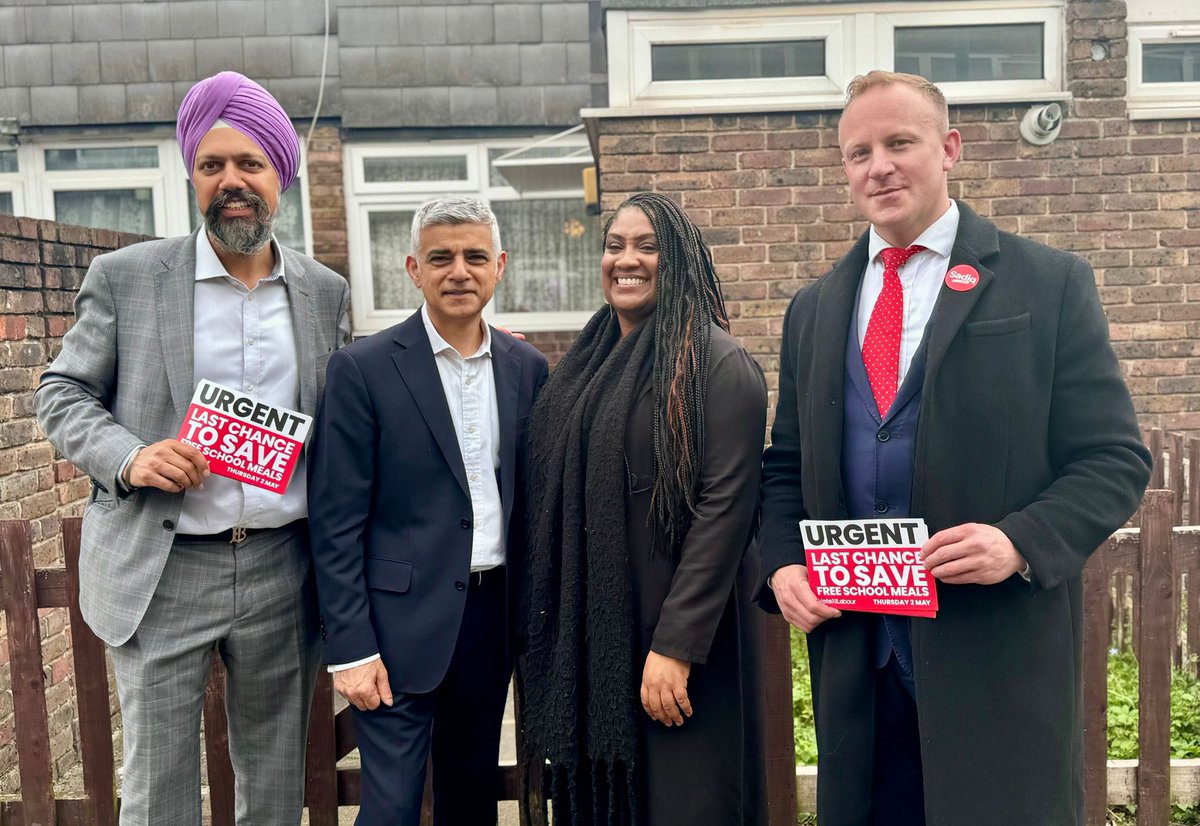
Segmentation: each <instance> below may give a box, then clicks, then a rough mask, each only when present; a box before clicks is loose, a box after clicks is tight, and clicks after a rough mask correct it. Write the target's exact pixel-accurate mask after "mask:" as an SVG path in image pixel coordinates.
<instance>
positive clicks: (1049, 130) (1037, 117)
mask: <svg viewBox="0 0 1200 826" xmlns="http://www.w3.org/2000/svg"><path fill="white" fill-rule="evenodd" d="M1062 121H1063V110H1062V107H1061V106H1059V105H1058V104H1057V103H1047V104H1045V105H1044V106H1034V107H1033V108H1032V109H1030V110H1029V111H1028V112H1026V113H1025V117H1023V118H1022V119H1021V128H1020V132H1021V137H1022V138H1024V139H1025V140H1026V141H1027V142H1028V143H1032V144H1033V145H1034V146H1045V145H1046V144H1048V143H1050V142H1051V141H1052V140H1054V139H1055V138H1057V137H1058V132H1059V130H1060V129H1062Z"/></svg>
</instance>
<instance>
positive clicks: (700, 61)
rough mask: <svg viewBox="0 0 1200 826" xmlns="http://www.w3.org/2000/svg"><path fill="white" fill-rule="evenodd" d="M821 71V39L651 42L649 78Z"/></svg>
mask: <svg viewBox="0 0 1200 826" xmlns="http://www.w3.org/2000/svg"><path fill="white" fill-rule="evenodd" d="M824 75H825V41H824V40H783V41H775V42H767V43H679V44H654V45H652V46H651V47H650V77H651V79H652V80H729V79H735V78H755V77H823V76H824Z"/></svg>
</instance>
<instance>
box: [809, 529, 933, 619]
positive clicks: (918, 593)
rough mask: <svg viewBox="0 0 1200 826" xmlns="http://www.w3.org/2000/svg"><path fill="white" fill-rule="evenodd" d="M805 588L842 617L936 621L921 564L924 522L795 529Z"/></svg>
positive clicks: (930, 590) (930, 588)
mask: <svg viewBox="0 0 1200 826" xmlns="http://www.w3.org/2000/svg"><path fill="white" fill-rule="evenodd" d="M800 534H801V536H802V537H803V539H804V550H805V556H806V557H807V560H808V563H807V564H808V583H809V585H810V586H812V589H813V591H814V592H815V593H816V595H817V598H818V599H819V600H821V602H823V603H825V604H826V605H828V606H830V607H832V608H837V609H839V610H842V611H871V612H875V613H879V614H902V615H904V616H910V617H935V616H937V607H938V603H937V588H936V586H935V584H934V578H933V577H932V576H931V575H930V574H929V572H928V571H926V570H925V566H924V565H922V564H921V546H922V545H924V544H925V541H926V540H927V539H929V529H928V528H927V527H926V526H925V520H924V519H850V520H830V521H819V520H813V519H806V520H805V521H803V522H801V523H800Z"/></svg>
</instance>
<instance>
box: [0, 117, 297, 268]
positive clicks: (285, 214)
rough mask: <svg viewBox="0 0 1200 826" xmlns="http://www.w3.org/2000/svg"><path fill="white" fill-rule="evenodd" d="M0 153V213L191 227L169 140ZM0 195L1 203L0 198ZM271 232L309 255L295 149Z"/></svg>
mask: <svg viewBox="0 0 1200 826" xmlns="http://www.w3.org/2000/svg"><path fill="white" fill-rule="evenodd" d="M6 155H8V153H0V212H3V211H4V209H5V207H6V206H8V205H9V199H11V207H12V211H13V213H14V214H16V215H24V216H27V217H30V218H41V219H47V220H51V221H58V222H60V223H66V224H78V225H80V226H86V227H95V228H99V229H113V230H118V231H121V232H131V233H135V234H139V235H152V236H159V237H170V236H178V235H186V234H188V233H190V232H191V231H192V230H193V229H194V228H195V227H197V226H199V223H200V220H201V219H200V215H199V212H198V211H197V208H196V198H195V193H194V191H193V190H192V188H191V183H190V182H189V181H188V177H187V171H186V170H185V169H184V165H183V160H182V157H181V156H180V153H179V145H178V143H177V142H176V141H175V139H174V138H133V137H131V138H127V139H123V140H122V139H108V140H102V141H101V140H87V141H71V140H62V139H52V140H47V141H45V142H34V141H32V140H27V141H26V142H25V143H24V144H22V145H21V146H20V147H19V148H18V149H17V150H16V152H15V158H8V157H6ZM5 195H8V196H9V198H5ZM275 234H276V236H277V237H278V238H279V240H280V242H281V243H282V244H284V245H285V246H289V247H291V248H293V249H296V250H298V251H301V252H305V253H309V254H311V249H312V242H311V240H310V239H311V237H312V230H311V218H310V215H309V203H308V191H307V186H306V185H305V174H304V163H303V150H302V154H301V164H300V175H299V177H298V178H297V179H296V182H295V183H294V184H293V185H292V187H291V188H290V189H289V190H288V191H287V192H285V193H283V196H282V198H281V200H280V211H279V214H278V216H277V217H276V224H275Z"/></svg>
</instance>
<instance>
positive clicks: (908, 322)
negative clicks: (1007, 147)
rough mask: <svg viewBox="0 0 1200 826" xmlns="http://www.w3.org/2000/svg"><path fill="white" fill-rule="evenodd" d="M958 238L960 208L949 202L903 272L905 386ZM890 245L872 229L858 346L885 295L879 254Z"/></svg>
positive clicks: (902, 361)
mask: <svg viewBox="0 0 1200 826" xmlns="http://www.w3.org/2000/svg"><path fill="white" fill-rule="evenodd" d="M957 235H958V204H956V203H954V201H951V202H950V206H949V208H947V210H946V211H945V212H944V213H943V214H942V217H941V218H938V219H937V220H936V221H934V222H933V223H932V224H931V225H930V226H929V228H928V229H926V230H925V231H924V232H922V233H921V234H920V236H918V238H917V240H916V241H913V244H920V245H921V246H923V247H925V249H924V250H922V251H921V252H918V253H916V254H915V255H913V256H912V257H911V258H909V259H908V261H906V262H905V263H904V266H902V267H901V268H900V286H901V287H902V288H903V290H904V320H903V325H902V326H901V328H900V377H899V384H904V377H905V376H907V375H908V368H909V366H910V365H911V364H912V360H913V356H914V355H916V352H917V348H918V347H919V346H921V338H922V337H923V336H924V335H925V327H926V325H928V324H929V318H930V316H932V315H933V305H934V304H935V303H936V302H937V297H938V293H939V292H940V291H941V289H942V282H943V281H944V280H945V278H946V270H947V269H948V268H949V266H950V252H951V250H953V249H954V238H955V237H956V236H957ZM890 246H891V244H889V243H888V242H887V241H885V240H883V238H882V237H881V236H880V235H879V233H878V232H876V231H875V227H873V226H872V227H871V233H870V240H869V246H868V253H867V255H868V259H867V268H866V270H865V271H864V272H863V278H862V286H861V287H859V292H858V316H857V317H858V346H859V347H862V343H863V339H864V338H866V335H867V324H868V323H869V322H870V320H871V311H872V310H874V309H875V302H876V301H877V300H878V299H879V293H880V292H882V291H883V260H882V259H881V258H880V257H879V253H881V252H883V250H885V249H887V248H888V247H890Z"/></svg>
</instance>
